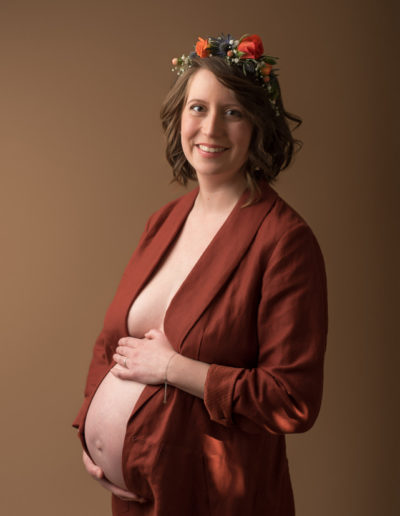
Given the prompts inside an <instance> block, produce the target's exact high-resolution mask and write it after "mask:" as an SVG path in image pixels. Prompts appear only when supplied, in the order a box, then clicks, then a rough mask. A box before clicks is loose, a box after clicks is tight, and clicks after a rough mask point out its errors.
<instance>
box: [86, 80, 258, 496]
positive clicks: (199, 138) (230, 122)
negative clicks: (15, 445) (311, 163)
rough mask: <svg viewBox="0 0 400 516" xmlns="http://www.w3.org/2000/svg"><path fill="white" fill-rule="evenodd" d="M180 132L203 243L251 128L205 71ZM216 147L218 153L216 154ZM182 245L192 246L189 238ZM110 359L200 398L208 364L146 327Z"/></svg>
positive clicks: (228, 202)
mask: <svg viewBox="0 0 400 516" xmlns="http://www.w3.org/2000/svg"><path fill="white" fill-rule="evenodd" d="M181 135H182V136H181V137H182V147H183V149H184V152H185V155H186V158H187V159H188V161H189V162H190V163H191V164H192V166H193V167H194V168H195V170H196V173H197V179H198V183H199V194H198V197H197V199H196V202H195V204H194V206H193V209H192V211H191V213H190V215H189V217H188V220H187V224H189V227H190V231H188V235H195V236H194V239H195V241H196V242H199V240H201V239H204V240H205V241H206V240H207V239H208V241H209V240H210V234H211V233H213V234H215V232H216V231H217V229H218V228H219V227H220V226H221V224H222V223H223V221H224V220H225V219H226V217H227V216H228V214H229V213H230V212H231V210H232V208H233V207H234V205H235V204H236V203H237V201H238V200H239V198H240V196H241V195H242V193H243V191H244V189H245V187H246V180H245V177H244V174H243V172H242V167H243V164H244V162H245V160H246V159H247V151H248V144H249V141H250V135H251V126H249V122H248V120H247V119H246V118H245V116H244V115H243V114H242V109H241V106H240V105H239V104H238V102H237V100H236V97H235V95H234V94H233V92H232V91H231V90H228V89H227V88H226V87H224V86H223V85H222V84H221V83H219V82H218V80H217V79H216V78H215V76H214V75H213V74H212V73H211V72H209V71H207V70H200V71H199V72H197V73H196V74H195V75H194V76H193V77H192V79H191V81H190V83H189V90H188V96H187V101H186V104H185V106H184V110H183V114H182V121H181ZM207 146H209V150H210V152H208V151H207ZM218 149H221V151H220V152H219V151H218V152H216V150H218ZM212 150H213V151H212ZM207 228H208V229H207ZM211 228H213V229H211ZM186 245H187V247H188V248H191V247H192V243H190V241H189V240H188V241H187V243H186ZM190 268H191V267H190V266H189V269H190ZM113 359H114V360H115V362H116V363H117V365H116V366H115V367H114V368H113V369H112V370H111V373H112V374H113V375H114V376H115V377H117V378H119V379H121V380H133V381H136V382H140V383H143V384H150V385H157V384H162V383H164V380H165V373H166V370H167V365H168V383H169V384H171V385H174V386H175V387H177V388H179V389H181V390H183V391H185V392H188V393H189V394H192V395H194V396H197V397H199V398H201V399H203V398H204V385H205V381H206V377H207V372H208V369H209V367H210V364H207V363H204V362H201V361H196V360H192V359H190V358H187V357H184V356H182V355H180V354H179V353H177V352H176V351H175V350H174V348H173V347H172V346H171V344H170V342H169V341H168V339H167V337H166V336H165V334H164V333H163V331H162V330H160V329H157V328H153V329H151V330H149V331H148V332H147V333H145V335H144V338H135V337H124V338H122V339H120V340H119V342H118V347H117V349H116V353H115V355H114V356H113ZM83 463H84V466H85V468H86V471H87V472H88V473H89V474H90V475H91V476H92V477H93V478H94V479H96V480H97V481H98V482H99V483H100V484H101V485H102V486H103V487H104V488H106V489H107V490H109V491H110V492H111V493H113V494H115V495H116V496H118V497H119V498H121V499H123V500H127V501H135V502H142V503H143V502H145V501H146V500H143V499H142V498H140V497H138V496H136V495H135V494H134V493H131V492H130V491H127V490H125V489H121V488H120V487H118V486H116V485H114V484H112V483H110V482H109V481H107V480H106V479H105V478H104V472H103V470H102V469H101V468H100V467H99V466H97V465H96V464H94V463H93V461H92V460H91V459H90V457H89V456H88V455H87V454H86V453H85V452H83Z"/></svg>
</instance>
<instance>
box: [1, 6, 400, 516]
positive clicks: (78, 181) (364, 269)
mask: <svg viewBox="0 0 400 516" xmlns="http://www.w3.org/2000/svg"><path fill="white" fill-rule="evenodd" d="M396 3H397V2H395V1H392V2H390V1H388V0H386V1H381V2H378V1H372V0H363V1H361V0H350V1H345V0H336V1H335V2H331V1H321V0H304V1H302V2H295V1H289V0H279V1H278V0H275V1H274V2H270V1H265V0H253V1H252V2H245V1H243V0H242V1H237V0H229V1H221V2H218V3H217V4H216V3H215V2H208V3H204V2H186V1H180V0H173V1H170V2H165V3H161V2H160V3H157V2H154V1H151V0H148V1H147V2H140V3H139V2H135V1H133V0H124V1H123V0H116V1H115V0H114V1H108V2H106V1H101V0H96V1H85V0H82V1H71V0H69V1H66V0H61V1H56V0H55V1H41V0H36V1H34V2H33V1H32V2H29V1H18V0H12V1H11V0H10V1H7V0H1V1H0V60H1V80H0V103H1V105H0V124H1V126H0V131H1V134H0V145H1V151H0V157H1V165H0V166H1V188H0V223H1V227H0V235H1V253H0V256H1V268H0V270H1V276H2V277H1V290H2V295H1V301H0V302H1V306H0V314H1V318H2V321H1V349H2V361H1V370H0V382H1V386H0V396H1V400H0V401H1V405H0V406H1V412H2V424H1V439H0V442H1V460H0V475H1V477H0V486H1V496H0V513H1V514H4V515H6V516H9V515H23V514H30V515H39V516H54V515H57V516H71V515H74V516H91V515H96V516H103V515H104V516H106V515H110V513H111V510H110V504H109V497H108V494H107V493H106V492H105V491H103V490H102V489H101V488H100V487H99V486H98V485H97V484H96V483H95V482H94V481H93V480H91V479H90V478H89V477H88V476H87V475H86V473H85V471H84V469H83V466H82V465H81V460H80V455H81V451H80V446H79V442H78V440H77V438H76V436H75V431H74V430H73V429H72V428H71V427H70V425H71V421H72V419H73V418H74V416H75V413H76V412H77V410H78V408H79V406H80V404H81V401H82V392H83V386H84V381H85V376H86V371H87V367H88V363H89V359H90V356H91V349H92V345H93V342H94V339H95V337H96V335H97V333H98V332H99V331H100V329H101V324H102V319H103V316H104V312H105V310H106V307H107V306H108V303H109V302H110V300H111V298H112V296H113V293H114V290H115V288H116V285H117V283H118V281H119V278H120V276H121V273H122V270H123V268H124V266H125V264H126V263H127V261H128V259H129V257H130V255H131V253H132V251H133V249H134V248H135V245H136V243H137V241H138V238H139V235H140V234H141V231H142V229H143V226H144V223H145V221H146V220H147V218H148V216H149V215H150V214H151V213H152V212H153V211H155V210H156V209H157V208H158V207H160V206H161V205H163V204H164V203H165V202H167V201H168V200H170V199H172V198H175V197H177V196H178V195H180V194H181V193H183V192H181V190H180V189H179V188H178V187H177V186H174V187H171V186H170V185H169V180H170V172H169V168H168V166H167V164H166V162H165V160H164V147H163V138H162V134H161V130H160V124H159V119H158V113H159V107H160V104H161V101H162V99H163V97H164V95H165V93H166V92H167V90H168V88H169V87H170V85H171V83H172V81H173V80H174V76H173V74H172V73H171V71H170V59H171V58H172V57H173V56H176V55H180V54H181V53H182V52H188V51H190V50H191V47H192V45H193V43H194V41H195V40H196V38H197V36H198V35H201V36H207V35H210V34H211V35H217V34H219V33H220V32H224V33H227V32H231V33H233V34H234V35H235V36H236V37H238V36H240V35H242V34H243V33H246V32H248V33H257V34H259V35H260V36H261V37H262V39H263V41H264V44H265V49H266V52H268V53H271V54H272V55H277V56H279V57H280V66H281V71H280V80H281V86H282V89H283V92H284V98H285V101H286V106H287V108H288V109H289V110H292V111H294V112H295V113H297V114H299V115H301V116H302V117H303V119H304V125H303V126H302V128H301V130H300V131H299V132H298V136H299V137H300V138H301V139H303V141H304V148H303V150H302V151H301V153H300V154H299V155H298V157H297V160H296V162H295V165H294V166H292V167H291V168H290V169H289V170H288V171H286V172H284V173H282V176H281V179H280V180H279V182H278V184H277V185H276V189H277V190H278V191H279V193H280V194H281V195H282V196H283V197H284V198H285V199H286V200H287V201H288V202H289V203H290V204H291V205H292V206H293V207H294V208H295V209H296V210H298V211H299V212H300V213H301V214H302V215H303V217H304V218H305V219H306V220H307V221H308V223H309V224H310V225H311V227H312V228H313V230H314V232H315V234H316V236H317V238H318V240H319V242H320V245H321V248H322V250H323V253H324V256H325V260H326V268H327V273H328V287H329V314H330V328H329V341H328V352H327V357H326V383H325V392H324V399H323V406H322V410H321V414H320V417H319V419H318V421H317V423H316V425H315V426H314V428H313V429H312V430H311V431H309V432H308V433H306V434H304V435H296V436H289V437H288V446H289V460H290V463H291V471H292V478H293V484H294V490H295V497H296V503H297V514H298V516H322V515H323V516H339V515H340V516H343V515H344V516H347V515H349V516H358V515H360V516H361V515H362V516H375V515H379V516H381V515H384V516H394V515H395V514H396V515H397V514H399V511H400V506H399V505H400V504H399V501H398V499H397V500H396V496H398V495H397V493H398V492H399V487H398V483H399V466H398V464H399V454H398V442H399V437H398V411H399V397H398V395H399V391H398V388H397V386H398V371H399V367H398V359H399V352H398V349H399V339H398V338H397V329H398V317H399V316H398V310H396V308H398V306H397V307H396V301H397V299H398V294H399V281H398V279H399V276H398V263H399V258H400V256H399V252H398V245H397V244H398V240H399V234H398V231H397V230H398V216H399V215H398V213H396V212H397V203H396V201H397V198H398V195H399V181H398V167H396V169H395V163H396V165H397V156H396V154H397V151H398V147H399V142H398V138H397V137H398V129H397V124H396V127H395V118H396V114H397V118H398V114H399V111H398V109H397V110H396V106H395V101H396V100H397V98H396V97H397V95H398V92H399V82H398V73H397V68H398V63H399V55H398V54H397V53H396V51H395V46H396V44H398V41H396V35H395V26H396V25H397V22H398V19H399V16H398V15H399V12H398V10H397V7H396ZM396 122H397V120H396ZM397 305H398V303H397Z"/></svg>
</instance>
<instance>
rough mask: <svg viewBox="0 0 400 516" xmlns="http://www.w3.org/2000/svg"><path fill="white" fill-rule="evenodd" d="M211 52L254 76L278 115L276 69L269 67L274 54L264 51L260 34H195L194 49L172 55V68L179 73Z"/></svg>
mask: <svg viewBox="0 0 400 516" xmlns="http://www.w3.org/2000/svg"><path fill="white" fill-rule="evenodd" d="M213 56H216V57H222V58H224V59H225V61H226V62H227V63H228V65H230V66H233V67H237V68H239V69H240V70H241V71H242V72H243V75H244V76H245V77H247V76H249V77H250V78H252V79H253V80H254V79H255V82H256V83H257V84H259V85H260V86H261V87H263V88H264V89H265V91H266V93H267V96H268V100H269V102H270V104H271V106H272V108H273V109H274V111H275V113H276V115H279V109H278V106H277V103H276V101H277V99H278V97H279V86H278V81H277V78H276V77H277V73H276V72H277V70H276V69H273V68H272V67H273V65H275V64H276V63H277V59H278V58H277V57H271V56H267V55H264V47H263V43H262V41H261V38H260V36H257V35H256V34H252V35H249V34H245V35H244V36H242V37H241V38H240V39H239V40H235V39H233V38H232V37H231V35H230V34H228V35H227V36H224V35H223V34H222V35H221V36H217V37H216V38H213V37H209V38H206V39H203V38H200V37H199V38H198V41H197V43H196V45H195V51H194V52H191V53H190V54H189V55H188V56H186V55H185V54H183V55H182V56H181V57H174V58H173V59H172V66H173V68H172V71H175V72H177V74H178V75H181V74H182V73H184V72H185V71H186V70H187V69H188V68H190V67H191V66H192V61H193V59H195V58H207V57H213Z"/></svg>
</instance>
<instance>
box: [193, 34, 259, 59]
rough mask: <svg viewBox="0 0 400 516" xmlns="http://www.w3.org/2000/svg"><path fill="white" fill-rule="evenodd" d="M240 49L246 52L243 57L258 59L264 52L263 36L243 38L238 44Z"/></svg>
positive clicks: (254, 35)
mask: <svg viewBox="0 0 400 516" xmlns="http://www.w3.org/2000/svg"><path fill="white" fill-rule="evenodd" d="M199 39H200V38H199ZM238 50H239V52H244V54H243V55H242V56H241V59H258V58H259V57H261V56H262V55H263V53H264V47H263V44H262V41H261V38H260V36H257V34H252V35H251V36H246V37H245V38H243V39H242V40H241V41H240V43H239V45H238Z"/></svg>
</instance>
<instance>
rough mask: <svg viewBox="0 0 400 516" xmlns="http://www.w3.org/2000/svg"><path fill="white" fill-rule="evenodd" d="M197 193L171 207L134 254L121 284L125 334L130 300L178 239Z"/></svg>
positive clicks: (133, 298)
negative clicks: (123, 287) (151, 235)
mask: <svg viewBox="0 0 400 516" xmlns="http://www.w3.org/2000/svg"><path fill="white" fill-rule="evenodd" d="M197 193H198V188H195V189H194V190H192V191H191V192H189V193H188V194H187V195H185V196H183V197H182V198H181V199H180V200H179V201H178V203H177V204H176V205H175V206H174V207H173V208H172V210H171V212H170V213H169V215H168V217H167V218H166V220H165V222H164V223H163V224H162V225H161V227H160V228H159V229H157V228H155V235H154V237H151V238H148V240H147V241H146V240H145V242H144V243H143V245H142V246H141V247H140V248H139V249H138V250H137V253H135V256H134V264H135V265H134V267H132V269H131V271H130V272H129V273H128V274H129V276H128V277H127V281H125V282H124V283H125V285H126V290H125V292H124V306H125V312H124V321H123V324H124V328H123V333H124V335H129V332H128V328H127V319H128V312H129V309H130V307H131V305H132V303H133V301H134V300H135V299H136V297H137V296H138V295H139V293H140V291H141V290H142V288H143V287H144V286H145V285H146V283H147V282H148V281H149V279H150V277H151V276H152V274H153V272H154V271H155V270H156V268H157V266H158V265H159V263H160V261H161V260H162V258H163V257H164V256H165V254H166V253H167V251H168V249H169V247H170V245H171V244H172V242H173V241H174V240H175V238H176V237H177V235H178V233H179V231H180V230H181V228H182V226H183V224H184V222H185V220H186V217H187V216H188V214H189V212H190V210H191V209H192V206H193V203H194V201H195V199H196V196H197ZM150 231H151V230H150Z"/></svg>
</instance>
